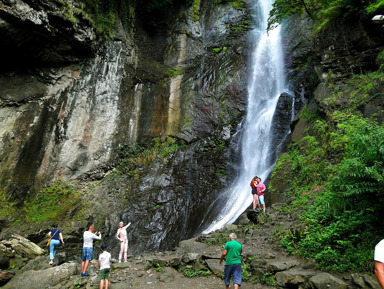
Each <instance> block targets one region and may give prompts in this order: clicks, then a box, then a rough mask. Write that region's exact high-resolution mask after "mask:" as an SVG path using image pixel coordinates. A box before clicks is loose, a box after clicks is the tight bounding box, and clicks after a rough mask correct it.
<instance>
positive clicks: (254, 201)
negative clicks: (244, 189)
mask: <svg viewBox="0 0 384 289" xmlns="http://www.w3.org/2000/svg"><path fill="white" fill-rule="evenodd" d="M257 201H258V196H257V195H256V194H253V208H254V209H256V205H257Z"/></svg>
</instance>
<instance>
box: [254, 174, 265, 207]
mask: <svg viewBox="0 0 384 289" xmlns="http://www.w3.org/2000/svg"><path fill="white" fill-rule="evenodd" d="M256 181H257V196H258V198H257V199H258V200H257V206H258V207H259V210H260V211H261V206H263V212H264V213H265V200H264V192H265V185H264V184H263V183H262V182H261V179H260V178H257V180H256Z"/></svg>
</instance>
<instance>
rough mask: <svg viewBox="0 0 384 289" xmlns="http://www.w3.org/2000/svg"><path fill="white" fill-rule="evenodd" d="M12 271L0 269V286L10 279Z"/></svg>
mask: <svg viewBox="0 0 384 289" xmlns="http://www.w3.org/2000/svg"><path fill="white" fill-rule="evenodd" d="M13 276H14V275H13V273H11V272H9V271H7V270H5V271H0V286H3V285H4V284H6V283H7V282H8V281H9V280H11V279H12V277H13Z"/></svg>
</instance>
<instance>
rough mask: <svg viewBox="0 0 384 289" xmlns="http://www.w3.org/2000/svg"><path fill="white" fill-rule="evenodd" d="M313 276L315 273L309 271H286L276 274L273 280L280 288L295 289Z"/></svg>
mask: <svg viewBox="0 0 384 289" xmlns="http://www.w3.org/2000/svg"><path fill="white" fill-rule="evenodd" d="M315 274H316V272H315V271H311V270H287V271H282V272H277V273H276V274H275V279H276V283H277V284H278V285H279V286H280V287H288V288H291V287H293V288H296V287H297V286H298V285H299V284H304V283H308V280H309V279H310V278H311V277H312V276H314V275H315ZM331 288H332V287H331Z"/></svg>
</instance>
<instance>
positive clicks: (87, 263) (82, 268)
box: [81, 260, 89, 273]
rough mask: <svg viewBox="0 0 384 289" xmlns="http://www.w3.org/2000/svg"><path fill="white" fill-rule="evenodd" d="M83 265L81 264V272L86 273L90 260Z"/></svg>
mask: <svg viewBox="0 0 384 289" xmlns="http://www.w3.org/2000/svg"><path fill="white" fill-rule="evenodd" d="M83 263H84V267H83ZM83 263H81V272H84V273H85V272H86V271H87V268H88V265H89V260H86V261H83Z"/></svg>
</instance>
